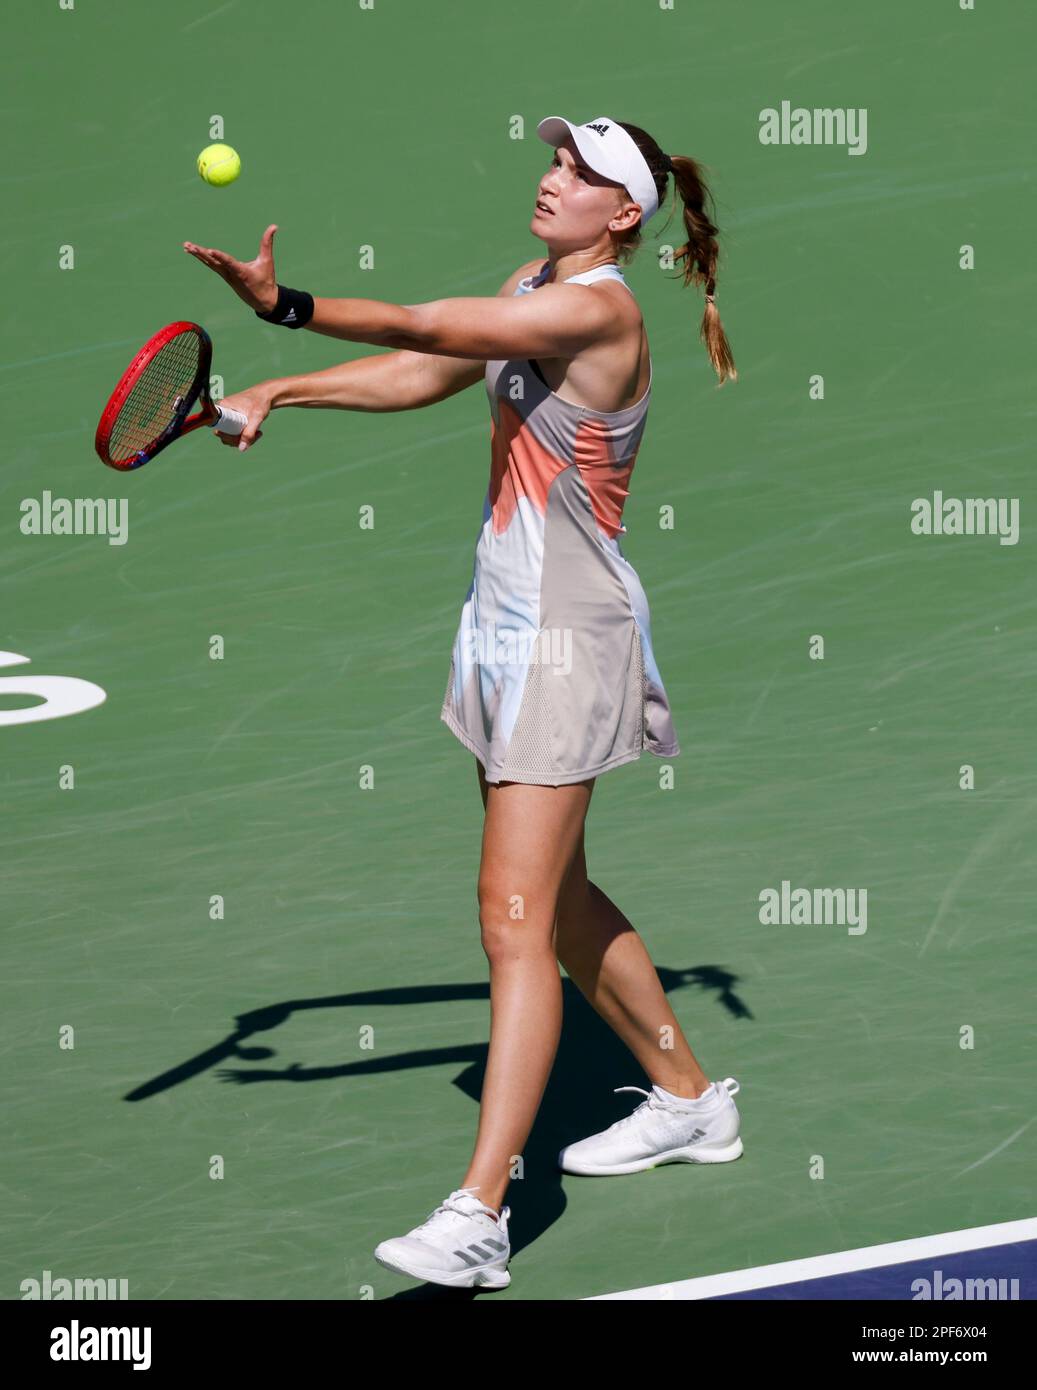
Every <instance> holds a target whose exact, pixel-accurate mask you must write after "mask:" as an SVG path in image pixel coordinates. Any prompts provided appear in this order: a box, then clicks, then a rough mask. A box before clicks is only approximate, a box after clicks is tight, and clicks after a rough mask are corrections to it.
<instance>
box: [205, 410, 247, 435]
mask: <svg viewBox="0 0 1037 1390" xmlns="http://www.w3.org/2000/svg"><path fill="white" fill-rule="evenodd" d="M247 424H248V416H247V415H242V413H241V411H240V410H227V409H225V408H224V407H223V406H222V405H218V406H217V407H216V419H215V420H214V421H213V423H212V425H211V426H210V429H214V430H218V431H219V432H220V434H240V433H241V432H242V430H243V429H244V428H245V426H246V425H247Z"/></svg>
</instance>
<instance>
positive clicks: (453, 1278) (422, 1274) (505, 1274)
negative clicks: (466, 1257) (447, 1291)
mask: <svg viewBox="0 0 1037 1390" xmlns="http://www.w3.org/2000/svg"><path fill="white" fill-rule="evenodd" d="M375 1259H376V1260H377V1261H378V1263H379V1264H380V1265H381V1266H382V1267H383V1268H384V1269H391V1270H392V1272H393V1273H394V1274H406V1275H408V1276H409V1277H410V1278H412V1279H424V1280H425V1281H426V1283H429V1284H445V1285H446V1286H447V1288H451V1289H506V1288H507V1287H508V1285H509V1284H510V1283H511V1274H510V1273H509V1271H508V1270H506V1269H493V1268H491V1267H489V1266H486V1267H484V1268H482V1269H458V1270H455V1271H454V1272H453V1273H449V1274H448V1273H444V1272H443V1271H441V1270H431V1269H422V1268H421V1266H420V1265H417V1264H412V1265H406V1264H404V1263H403V1261H402V1260H390V1259H386V1258H384V1257H383V1256H381V1255H379V1254H377V1253H376V1254H375Z"/></svg>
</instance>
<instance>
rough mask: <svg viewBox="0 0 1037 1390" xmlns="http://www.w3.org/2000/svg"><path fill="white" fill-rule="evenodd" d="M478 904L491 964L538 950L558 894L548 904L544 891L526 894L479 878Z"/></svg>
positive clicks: (552, 918) (480, 921)
mask: <svg viewBox="0 0 1037 1390" xmlns="http://www.w3.org/2000/svg"><path fill="white" fill-rule="evenodd" d="M478 901H479V930H480V935H481V939H482V947H483V950H484V951H485V952H486V955H487V956H488V957H489V959H490V960H491V961H492V960H494V959H495V958H498V959H505V958H513V957H514V956H515V954H516V952H521V951H522V950H524V949H526V948H530V947H532V948H533V949H538V948H539V946H540V945H541V944H542V942H543V941H544V940H545V939H546V932H547V930H548V928H549V927H550V926H551V924H552V923H553V921H554V917H555V912H556V910H557V895H551V897H550V901H549V900H548V898H547V896H546V893H545V892H541V893H540V894H536V893H530V892H528V891H523V890H521V889H520V888H518V887H517V886H516V885H514V884H511V885H509V884H505V883H502V882H501V881H500V879H499V878H497V877H495V876H494V877H488V878H480V880H479V888H478Z"/></svg>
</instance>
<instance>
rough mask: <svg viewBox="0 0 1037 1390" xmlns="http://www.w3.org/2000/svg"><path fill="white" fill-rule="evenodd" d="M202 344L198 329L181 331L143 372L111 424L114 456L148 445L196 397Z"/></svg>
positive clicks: (123, 454) (129, 455) (116, 457)
mask: <svg viewBox="0 0 1037 1390" xmlns="http://www.w3.org/2000/svg"><path fill="white" fill-rule="evenodd" d="M201 357H202V344H201V341H200V340H199V338H198V335H197V334H196V333H189V332H185V333H178V334H177V336H176V337H175V338H171V339H170V340H169V342H167V343H165V344H163V346H162V347H161V348H160V349H159V350H158V352H157V353H156V354H155V356H154V357H153V358H152V359H151V361H150V362H148V363H147V365H146V366H145V368H144V370H143V371H142V372H141V374H140V376H139V377H138V379H137V381H136V382H135V383H134V385H133V389H132V390H131V391H130V394H129V395H128V396H127V397H126V400H125V401H124V403H123V406H122V409H121V410H120V411H119V414H118V415H117V416H116V419H115V423H114V424H113V425H112V430H111V436H110V439H109V444H108V449H109V453H110V454H111V456H112V458H113V459H117V460H121V459H125V458H129V457H132V456H133V455H134V454H136V453H138V452H140V451H141V450H143V449H148V448H149V447H150V446H151V445H152V444H154V443H155V441H156V440H157V439H159V438H160V437H161V436H162V435H163V434H164V433H165V431H166V430H167V429H168V428H169V426H170V425H171V424H172V423H173V421H174V420H175V419H176V418H177V417H178V416H179V415H181V414H182V413H184V405H185V402H186V403H187V406H188V408H189V407H190V403H191V401H192V400H193V398H194V385H195V379H196V377H197V375H198V367H199V365H200V363H201Z"/></svg>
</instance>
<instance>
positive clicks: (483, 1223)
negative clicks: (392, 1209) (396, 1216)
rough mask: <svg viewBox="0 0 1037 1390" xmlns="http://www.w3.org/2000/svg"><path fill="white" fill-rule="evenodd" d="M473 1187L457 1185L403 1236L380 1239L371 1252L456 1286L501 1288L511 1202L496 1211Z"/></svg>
mask: <svg viewBox="0 0 1037 1390" xmlns="http://www.w3.org/2000/svg"><path fill="white" fill-rule="evenodd" d="M475 1191H476V1189H475V1188H474V1187H459V1188H457V1190H456V1191H454V1192H451V1194H450V1196H449V1197H447V1199H446V1200H445V1201H443V1202H440V1204H439V1206H438V1207H437V1208H436V1209H435V1211H434V1212H433V1213H432V1215H431V1216H430V1217H429V1219H428V1220H427V1221H423V1222H422V1223H421V1225H420V1226H415V1227H414V1229H413V1231H408V1232H407V1234H406V1235H405V1236H395V1237H393V1239H392V1240H383V1241H382V1243H381V1245H379V1246H377V1248H376V1249H375V1252H374V1257H375V1259H376V1260H377V1261H378V1263H379V1264H380V1265H384V1266H385V1268H386V1269H391V1270H393V1272H394V1273H396V1274H409V1275H411V1277H412V1278H414V1279H425V1280H427V1281H428V1282H429V1283H430V1284H447V1285H449V1286H450V1287H451V1288H455V1289H503V1288H506V1287H507V1285H508V1284H510V1283H511V1275H510V1274H509V1273H508V1260H509V1259H510V1258H511V1242H510V1240H509V1239H508V1217H509V1216H510V1215H511V1208H510V1207H502V1208H501V1213H500V1216H499V1217H498V1215H497V1213H496V1212H495V1211H494V1210H493V1208H492V1207H488V1206H486V1204H485V1203H483V1202H480V1201H479V1199H478V1198H477V1197H476V1196H475Z"/></svg>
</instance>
